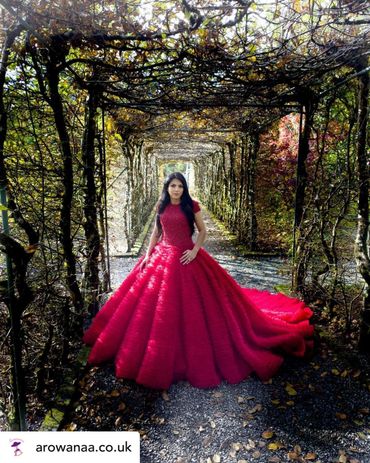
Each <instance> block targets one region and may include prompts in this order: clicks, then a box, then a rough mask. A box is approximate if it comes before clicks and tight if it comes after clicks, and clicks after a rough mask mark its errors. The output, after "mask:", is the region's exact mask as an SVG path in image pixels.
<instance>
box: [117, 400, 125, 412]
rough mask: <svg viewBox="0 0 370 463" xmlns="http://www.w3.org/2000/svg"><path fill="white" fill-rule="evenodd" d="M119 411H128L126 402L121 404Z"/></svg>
mask: <svg viewBox="0 0 370 463" xmlns="http://www.w3.org/2000/svg"><path fill="white" fill-rule="evenodd" d="M118 410H119V411H120V412H123V410H126V404H125V403H124V402H121V403H120V404H119V405H118Z"/></svg>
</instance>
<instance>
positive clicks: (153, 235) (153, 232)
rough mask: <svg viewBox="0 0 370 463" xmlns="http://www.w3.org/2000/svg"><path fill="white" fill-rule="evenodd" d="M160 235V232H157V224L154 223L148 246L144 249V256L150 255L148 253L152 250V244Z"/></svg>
mask: <svg viewBox="0 0 370 463" xmlns="http://www.w3.org/2000/svg"><path fill="white" fill-rule="evenodd" d="M160 236H161V235H160V233H159V230H158V227H157V224H155V225H154V228H153V231H152V234H151V235H150V241H149V246H148V249H147V251H146V254H145V257H149V256H150V254H151V253H152V251H153V248H154V246H155V245H156V244H157V243H158V240H159V238H160Z"/></svg>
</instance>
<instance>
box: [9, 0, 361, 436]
mask: <svg viewBox="0 0 370 463" xmlns="http://www.w3.org/2000/svg"><path fill="white" fill-rule="evenodd" d="M366 4H367V2H366V1H365V0H294V1H293V0H283V1H278V0H267V1H264V2H260V1H259V0H225V1H216V2H211V1H208V0H182V1H180V0H173V1H168V2H163V1H148V2H141V1H140V0H129V1H122V2H116V1H111V0H97V1H95V0H83V1H79V2H73V1H72V0H61V1H58V2H49V1H45V0H22V1H21V0H0V16H1V21H2V28H1V29H0V37H1V44H2V59H1V68H0V187H1V200H2V206H1V208H2V230H1V233H0V246H1V252H2V262H1V272H2V278H1V308H0V310H1V313H2V315H3V316H2V317H1V320H2V322H1V328H0V329H1V332H2V336H1V339H2V341H1V342H2V349H1V352H0V355H1V360H2V362H1V364H2V372H1V375H2V380H1V398H0V404H1V407H2V409H3V416H5V417H6V419H8V420H9V421H11V420H12V422H13V424H12V426H13V427H14V428H17V427H19V428H22V427H23V428H24V426H25V424H24V423H25V404H27V403H28V404H29V405H30V406H29V407H28V412H27V413H28V415H27V416H28V419H29V420H30V421H32V419H33V415H32V414H36V413H38V411H37V410H40V407H41V409H42V404H43V403H44V402H45V397H46V398H48V399H50V398H51V397H52V394H53V390H55V386H56V384H57V381H58V378H59V377H61V376H62V373H63V368H64V367H65V366H66V365H68V364H69V363H70V362H72V361H73V359H74V357H75V355H76V352H77V350H78V348H79V346H80V339H81V333H82V329H83V322H84V319H85V318H86V316H87V315H88V314H90V315H93V314H94V313H96V310H97V309H98V306H99V300H100V297H101V295H102V294H104V293H106V292H107V290H108V289H109V246H108V244H109V227H108V215H109V195H110V190H111V189H112V188H113V185H114V183H115V181H116V180H117V178H118V176H119V177H120V179H121V181H122V180H123V184H124V185H125V191H124V200H123V201H122V203H121V204H120V211H119V213H120V216H121V218H122V230H121V232H122V234H123V235H124V237H125V242H126V245H127V250H128V251H129V250H130V249H131V247H132V245H133V243H134V242H135V239H136V238H137V237H138V235H139V234H140V232H141V231H142V229H143V227H144V224H145V223H146V222H147V221H148V219H149V218H150V217H151V214H152V211H153V207H154V205H155V203H156V201H157V199H158V192H159V190H158V188H159V187H160V182H159V173H160V166H161V165H163V163H164V162H170V161H171V162H189V161H190V162H192V164H193V166H194V171H195V185H196V192H197V196H198V197H199V199H200V200H201V201H202V203H203V204H204V205H205V206H206V207H207V208H208V209H209V210H210V211H211V212H212V213H213V214H214V215H215V217H217V218H218V219H220V220H221V221H222V222H223V223H224V224H225V225H226V227H227V228H228V229H229V230H230V231H232V232H233V233H234V234H235V235H236V237H237V239H238V240H239V242H240V243H242V244H243V245H244V249H245V250H246V252H247V251H249V252H254V253H256V252H266V251H270V252H271V251H274V252H276V251H278V252H279V253H282V254H285V255H288V256H290V257H291V262H292V275H293V278H292V289H293V290H294V291H295V292H296V293H299V294H301V295H302V296H303V297H305V298H306V300H307V302H315V303H316V304H317V312H318V313H317V315H318V318H321V319H322V320H324V319H326V320H332V319H334V318H335V319H336V320H337V329H338V330H339V331H340V332H341V333H344V334H346V336H347V338H346V339H347V341H346V342H348V343H350V342H352V341H353V340H354V341H355V342H356V343H357V344H358V347H359V348H360V349H361V350H369V349H370V332H369V327H370V295H369V284H370V272H369V256H368V223H369V211H368V189H369V164H368V160H367V155H366V147H367V140H368V125H367V115H368V93H369V59H368V57H369V43H370V41H369V19H370V17H369V15H368V11H367V9H366ZM117 166H120V169H119V174H117ZM356 266H357V274H356V272H355V270H356ZM26 385H27V386H26Z"/></svg>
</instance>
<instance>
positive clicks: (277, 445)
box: [267, 442, 285, 450]
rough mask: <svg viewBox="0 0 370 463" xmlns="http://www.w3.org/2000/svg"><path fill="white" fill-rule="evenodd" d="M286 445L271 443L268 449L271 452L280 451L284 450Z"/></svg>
mask: <svg viewBox="0 0 370 463" xmlns="http://www.w3.org/2000/svg"><path fill="white" fill-rule="evenodd" d="M284 447H285V446H284V444H282V443H281V442H271V443H270V444H268V446H267V448H268V449H269V450H279V449H282V448H284Z"/></svg>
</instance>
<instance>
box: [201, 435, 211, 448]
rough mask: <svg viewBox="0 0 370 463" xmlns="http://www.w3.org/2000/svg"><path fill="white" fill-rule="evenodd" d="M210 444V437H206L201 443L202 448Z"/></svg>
mask: <svg viewBox="0 0 370 463" xmlns="http://www.w3.org/2000/svg"><path fill="white" fill-rule="evenodd" d="M211 442H212V437H211V436H207V437H205V438H204V439H203V441H202V445H203V447H207V446H208V445H209V444H210V443H211Z"/></svg>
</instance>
